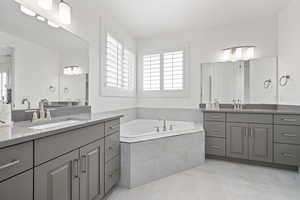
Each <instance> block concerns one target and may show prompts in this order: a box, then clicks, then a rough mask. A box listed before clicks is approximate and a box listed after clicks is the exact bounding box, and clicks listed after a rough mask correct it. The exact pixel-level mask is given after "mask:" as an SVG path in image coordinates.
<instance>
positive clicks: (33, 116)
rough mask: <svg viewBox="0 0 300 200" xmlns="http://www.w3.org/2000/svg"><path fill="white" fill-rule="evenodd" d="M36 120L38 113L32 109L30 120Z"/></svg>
mask: <svg viewBox="0 0 300 200" xmlns="http://www.w3.org/2000/svg"><path fill="white" fill-rule="evenodd" d="M36 121H38V115H37V112H36V111H34V112H33V114H32V122H36Z"/></svg>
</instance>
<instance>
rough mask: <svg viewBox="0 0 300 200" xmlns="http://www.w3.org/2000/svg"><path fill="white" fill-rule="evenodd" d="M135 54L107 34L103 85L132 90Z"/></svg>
mask: <svg viewBox="0 0 300 200" xmlns="http://www.w3.org/2000/svg"><path fill="white" fill-rule="evenodd" d="M134 59H135V56H134V54H133V53H132V52H130V51H129V50H128V49H125V48H123V46H122V44H121V43H120V42H118V41H117V40H116V39H114V38H113V37H112V36H110V35H109V34H107V39H106V68H105V70H106V71H105V86H106V87H112V88H120V89H124V90H132V89H133V87H134V67H135V62H134Z"/></svg>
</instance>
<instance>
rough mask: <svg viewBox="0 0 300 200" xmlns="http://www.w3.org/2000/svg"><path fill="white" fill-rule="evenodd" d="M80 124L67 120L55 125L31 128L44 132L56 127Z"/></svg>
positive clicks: (49, 124) (76, 121)
mask: <svg viewBox="0 0 300 200" xmlns="http://www.w3.org/2000/svg"><path fill="white" fill-rule="evenodd" d="M78 122H80V121H79V120H66V121H61V122H54V123H47V124H42V125H37V126H31V127H29V128H31V129H35V130H42V129H48V128H55V127H59V126H65V125H70V124H76V123H78Z"/></svg>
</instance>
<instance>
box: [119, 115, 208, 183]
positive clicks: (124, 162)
mask: <svg viewBox="0 0 300 200" xmlns="http://www.w3.org/2000/svg"><path fill="white" fill-rule="evenodd" d="M157 123H158V121H157V120H134V121H131V122H129V123H127V124H122V125H121V180H120V185H121V186H124V187H127V188H133V187H137V186H139V185H143V184H146V183H149V182H151V181H154V180H157V179H160V178H163V177H166V176H169V175H172V174H174V173H177V172H179V171H182V170H187V169H190V168H193V167H196V166H199V165H201V164H202V163H203V162H204V160H205V153H204V148H205V144H204V143H205V140H204V138H205V136H204V131H203V128H202V125H201V124H198V125H195V124H194V123H188V122H174V121H173V122H169V123H172V124H173V125H174V127H176V126H177V130H176V128H174V130H173V131H167V132H161V133H157V132H155V131H154V129H155V128H154V127H155V126H156V125H157ZM168 125H169V124H168ZM137 127H138V128H137Z"/></svg>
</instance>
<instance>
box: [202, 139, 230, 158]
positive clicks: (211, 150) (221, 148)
mask: <svg viewBox="0 0 300 200" xmlns="http://www.w3.org/2000/svg"><path fill="white" fill-rule="evenodd" d="M225 145H226V142H225V139H223V138H214V137H206V138H205V151H206V152H205V153H206V154H209V155H218V156H225V155H226V146H225Z"/></svg>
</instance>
